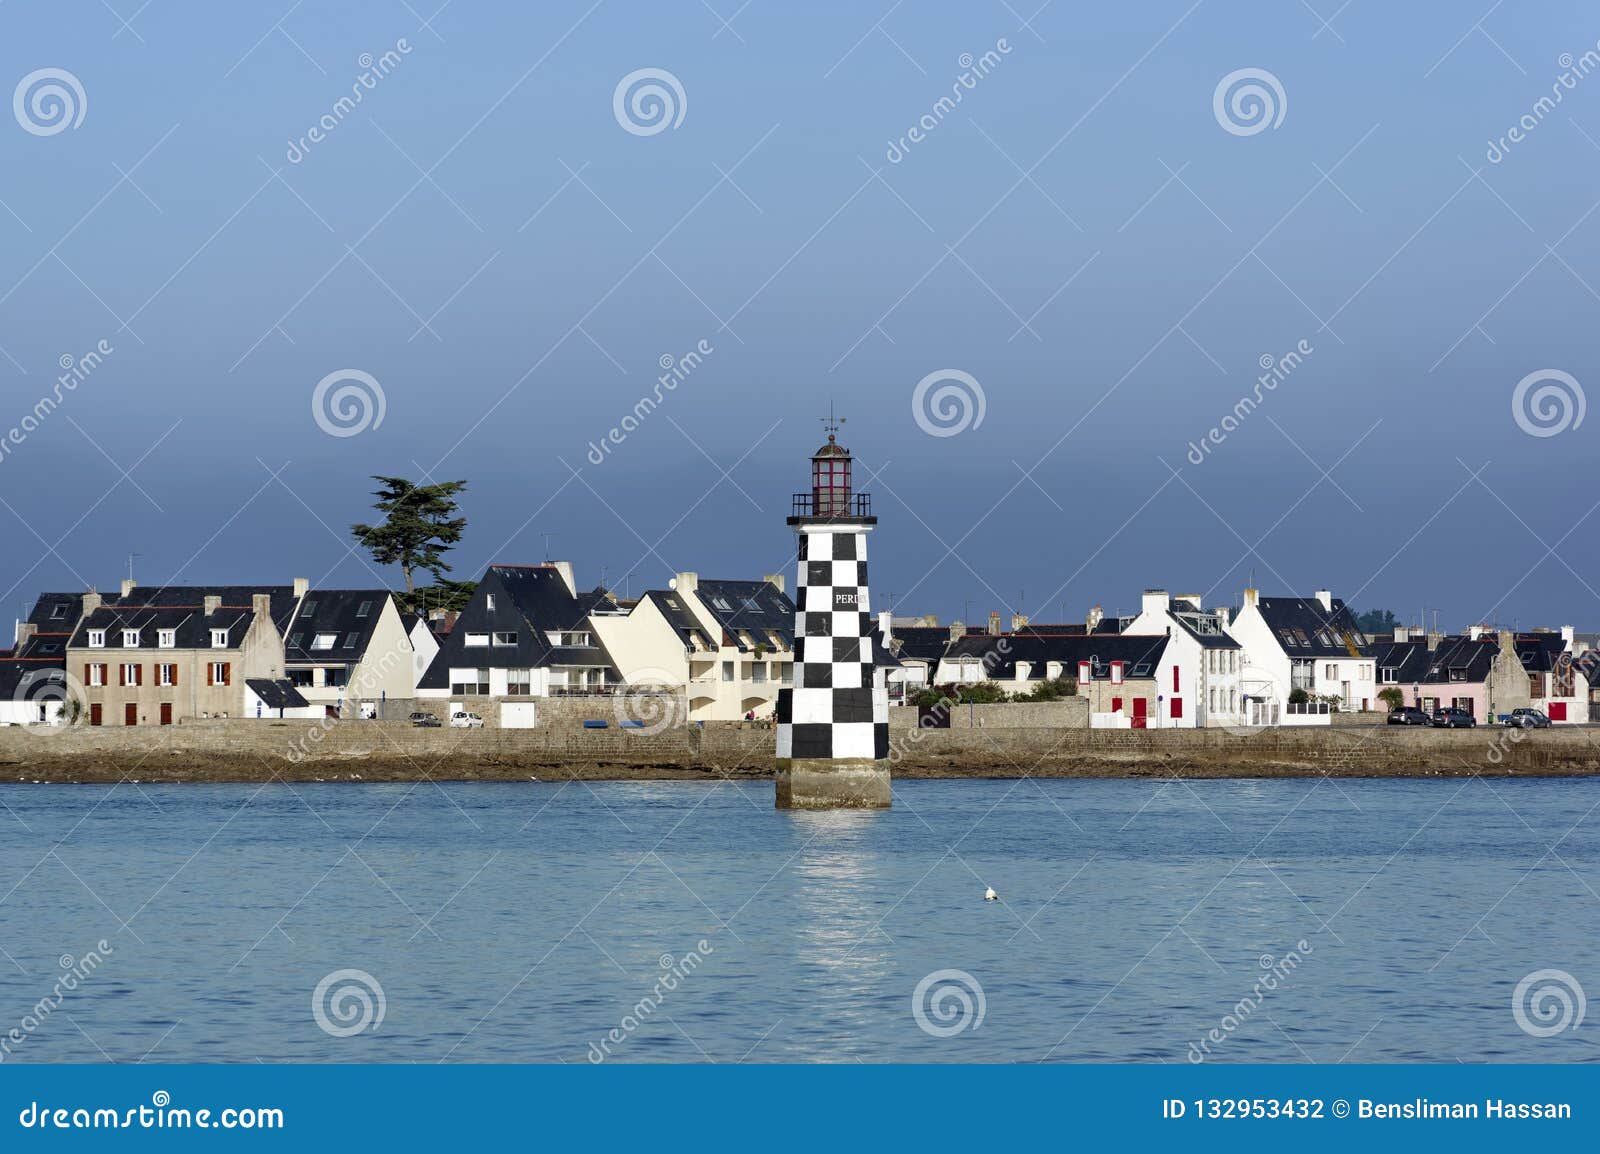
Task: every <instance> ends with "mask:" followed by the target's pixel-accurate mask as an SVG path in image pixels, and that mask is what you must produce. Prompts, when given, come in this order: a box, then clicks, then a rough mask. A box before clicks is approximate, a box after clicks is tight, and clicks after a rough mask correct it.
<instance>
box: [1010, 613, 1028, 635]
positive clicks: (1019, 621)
mask: <svg viewBox="0 0 1600 1154" xmlns="http://www.w3.org/2000/svg"><path fill="white" fill-rule="evenodd" d="M1027 627H1028V618H1027V616H1026V615H1024V614H1021V613H1013V614H1012V615H1011V632H1013V633H1021V632H1022V631H1023V630H1024V629H1026V628H1027Z"/></svg>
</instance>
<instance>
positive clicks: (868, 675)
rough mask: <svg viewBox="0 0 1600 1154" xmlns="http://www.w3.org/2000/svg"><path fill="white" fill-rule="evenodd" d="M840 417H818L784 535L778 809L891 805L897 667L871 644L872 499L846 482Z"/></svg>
mask: <svg viewBox="0 0 1600 1154" xmlns="http://www.w3.org/2000/svg"><path fill="white" fill-rule="evenodd" d="M843 424H844V418H843V417H840V416H837V415H836V414H835V413H834V411H833V405H832V404H831V403H830V404H829V405H828V415H827V416H826V417H824V418H822V426H823V428H824V429H825V430H827V434H828V442H827V444H825V445H823V446H822V447H821V448H820V449H818V450H817V451H816V452H815V453H813V454H812V456H811V491H810V492H809V493H796V494H795V495H794V501H793V504H792V506H791V509H790V514H791V515H790V517H789V527H790V528H792V529H793V530H794V531H795V535H796V537H797V538H798V546H799V548H798V554H799V581H798V582H797V584H796V589H795V622H794V686H793V688H785V689H781V690H779V692H778V702H777V711H776V712H777V722H778V729H777V742H776V744H777V749H776V753H777V773H776V775H775V776H776V781H777V805H778V807H779V808H780V809H882V808H886V807H887V806H888V805H889V801H890V783H889V762H888V760H887V759H888V756H889V696H888V691H887V687H886V684H885V678H886V671H887V669H889V668H891V667H893V666H897V665H899V662H898V661H897V660H896V659H895V658H894V657H893V656H891V655H890V654H889V653H888V652H887V651H886V650H884V648H883V646H882V645H881V644H874V641H873V630H872V610H871V605H870V600H869V594H868V587H867V534H868V533H869V532H871V531H872V529H873V527H874V526H876V525H877V523H878V519H877V518H876V517H874V516H873V515H872V501H871V497H870V495H869V494H866V493H857V492H855V491H854V488H853V487H852V483H851V466H852V461H851V458H850V451H849V450H848V449H846V448H845V447H844V446H843V445H841V444H839V441H838V436H837V434H838V431H839V428H840V426H842V425H843Z"/></svg>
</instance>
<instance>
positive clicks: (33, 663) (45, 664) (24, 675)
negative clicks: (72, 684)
mask: <svg viewBox="0 0 1600 1154" xmlns="http://www.w3.org/2000/svg"><path fill="white" fill-rule="evenodd" d="M66 677H67V674H66V665H65V663H64V662H63V661H53V660H50V659H48V658H39V659H35V660H29V659H27V658H17V657H7V658H3V659H0V697H4V698H6V699H7V700H11V701H29V700H34V699H37V698H39V697H47V698H50V699H52V700H59V699H60V698H61V696H62V693H63V689H62V687H63V686H65V685H66V684H67V679H66Z"/></svg>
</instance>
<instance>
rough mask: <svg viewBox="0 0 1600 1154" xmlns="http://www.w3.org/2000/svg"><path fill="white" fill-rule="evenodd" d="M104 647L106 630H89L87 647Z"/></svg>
mask: <svg viewBox="0 0 1600 1154" xmlns="http://www.w3.org/2000/svg"><path fill="white" fill-rule="evenodd" d="M105 647H106V631H105V630H104V629H91V630H89V648H90V649H104V648H105Z"/></svg>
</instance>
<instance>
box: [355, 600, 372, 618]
mask: <svg viewBox="0 0 1600 1154" xmlns="http://www.w3.org/2000/svg"><path fill="white" fill-rule="evenodd" d="M371 615H372V602H370V601H363V602H362V603H361V604H360V605H358V606H356V616H357V617H370V616H371Z"/></svg>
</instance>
